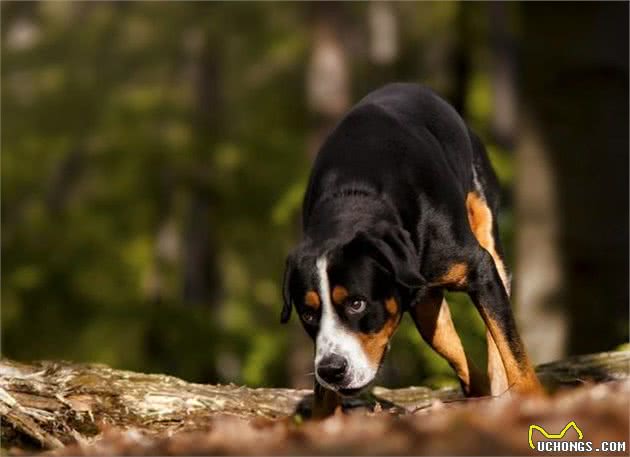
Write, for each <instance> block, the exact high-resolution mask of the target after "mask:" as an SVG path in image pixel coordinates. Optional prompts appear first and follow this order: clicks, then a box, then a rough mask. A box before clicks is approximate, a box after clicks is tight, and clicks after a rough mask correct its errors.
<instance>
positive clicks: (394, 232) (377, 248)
mask: <svg viewBox="0 0 630 457" xmlns="http://www.w3.org/2000/svg"><path fill="white" fill-rule="evenodd" d="M346 249H348V250H349V251H350V253H351V255H356V254H363V255H369V256H370V257H372V258H373V259H374V260H375V261H376V262H377V263H378V264H379V265H380V266H381V267H383V268H384V269H385V270H386V271H388V272H389V273H390V274H392V275H393V277H394V279H395V280H396V282H397V283H399V284H400V285H402V286H404V287H406V288H408V289H419V288H421V287H423V286H425V285H426V284H427V281H426V279H425V278H424V277H423V276H422V274H421V273H420V260H419V257H418V253H417V250H416V248H415V246H414V245H413V242H412V241H411V237H410V236H409V232H407V231H406V230H405V229H403V228H401V227H398V226H396V225H393V224H390V223H386V222H382V223H379V224H377V225H376V226H375V227H373V228H370V229H369V230H359V231H357V233H356V234H355V236H354V238H353V239H352V240H351V241H350V242H349V243H348V244H347V246H346Z"/></svg>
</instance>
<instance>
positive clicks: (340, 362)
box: [317, 354, 348, 384]
mask: <svg viewBox="0 0 630 457" xmlns="http://www.w3.org/2000/svg"><path fill="white" fill-rule="evenodd" d="M347 370H348V362H347V361H346V359H345V358H344V357H341V356H339V355H336V354H332V355H328V356H326V357H324V358H323V359H322V360H320V362H319V364H318V365H317V375H318V376H319V377H320V378H321V379H323V380H324V381H326V382H329V383H331V384H335V383H338V382H340V381H342V380H343V378H344V377H345V375H346V371H347Z"/></svg>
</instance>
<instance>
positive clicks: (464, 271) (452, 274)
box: [436, 263, 468, 287]
mask: <svg viewBox="0 0 630 457" xmlns="http://www.w3.org/2000/svg"><path fill="white" fill-rule="evenodd" d="M467 279H468V265H466V264H465V263H454V264H453V265H451V266H450V268H449V269H448V271H447V272H446V273H444V274H443V275H442V276H440V278H439V280H438V284H436V285H451V286H455V287H462V286H463V285H464V284H466V280H467Z"/></svg>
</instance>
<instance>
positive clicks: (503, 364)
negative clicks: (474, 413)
mask: <svg viewBox="0 0 630 457" xmlns="http://www.w3.org/2000/svg"><path fill="white" fill-rule="evenodd" d="M498 208H499V184H498V181H497V178H496V175H495V174H494V171H493V169H492V167H491V164H490V161H489V159H488V156H487V154H486V151H485V148H484V146H483V144H482V142H481V141H480V140H479V138H478V137H477V136H476V135H475V134H474V133H473V132H472V131H471V130H470V129H469V128H468V127H467V126H466V124H465V123H464V121H463V120H462V118H461V117H460V116H459V115H458V114H457V112H456V111H455V109H454V108H452V107H451V106H450V105H449V104H448V103H447V102H446V101H444V100H443V99H442V98H440V97H439V96H438V95H437V94H435V93H434V92H433V91H431V90H430V89H428V88H426V87H424V86H421V85H418V84H412V83H394V84H388V85H386V86H384V87H382V88H380V89H378V90H376V91H374V92H372V93H370V94H368V95H367V96H366V97H365V98H363V99H362V100H361V101H360V102H359V103H358V104H357V105H355V106H354V107H353V108H352V109H351V110H350V111H349V112H348V113H347V114H346V115H345V117H343V119H342V120H341V121H340V122H339V123H338V124H337V126H336V127H335V128H334V129H333V131H332V132H331V133H330V134H329V136H328V137H327V139H326V140H325V142H324V144H323V145H322V147H321V149H320V150H319V152H318V155H317V157H316V159H315V162H314V164H313V168H312V171H311V175H310V179H309V182H308V185H307V189H306V193H305V195H304V201H303V214H302V225H303V240H302V241H301V242H300V243H299V244H298V245H297V247H296V248H295V249H294V250H293V251H292V252H291V253H290V254H289V256H288V258H287V261H286V269H285V273H284V281H283V298H284V307H283V309H282V313H281V322H282V323H286V322H287V321H288V320H289V318H290V316H291V311H292V309H293V307H295V308H296V311H297V314H298V315H299V318H300V321H301V323H302V325H303V327H304V329H305V330H306V332H307V333H308V335H309V336H310V337H311V338H312V339H313V341H314V343H315V361H314V364H315V389H314V394H315V396H314V398H315V400H314V406H313V415H314V416H325V415H327V414H330V413H332V412H333V411H334V410H335V408H336V407H337V406H338V405H340V402H341V399H342V396H347V395H353V394H356V393H358V392H360V391H362V390H363V389H365V388H366V387H367V386H368V385H369V384H370V383H371V382H372V381H373V380H374V378H375V376H376V374H377V372H378V370H379V368H380V366H381V364H382V362H383V358H384V356H385V353H386V351H387V348H388V347H389V341H390V339H391V337H392V335H393V334H394V332H395V331H396V329H397V327H398V325H399V323H400V321H401V318H402V316H403V314H404V313H409V315H410V316H411V318H412V319H413V320H414V322H415V325H416V327H417V329H418V331H419V332H420V334H421V335H422V337H423V338H424V339H425V340H426V341H427V342H428V343H429V345H430V346H431V347H432V348H433V349H434V350H435V351H436V352H437V353H439V354H440V355H441V356H442V357H444V358H445V359H446V360H447V361H448V362H449V364H450V365H451V366H452V367H453V369H454V370H455V373H456V374H457V376H458V378H459V381H460V383H461V386H462V389H463V391H464V393H465V394H466V395H467V396H478V395H487V394H492V395H498V394H501V393H502V392H504V391H506V390H508V389H509V390H510V391H511V392H518V393H524V394H530V393H541V392H542V388H541V385H540V383H539V381H538V378H537V377H536V374H535V372H534V370H533V368H532V365H531V363H530V361H529V360H528V357H527V354H526V352H525V348H524V346H523V343H522V341H521V338H520V337H519V334H518V331H517V328H516V325H515V322H514V317H513V314H512V311H511V306H510V301H509V294H510V277H509V274H508V271H507V268H506V266H505V263H504V261H503V253H502V248H501V243H500V240H499V235H498V226H497V214H498ZM447 290H448V291H464V292H466V293H468V295H469V296H470V298H471V299H472V302H473V303H474V304H475V306H476V308H477V310H478V312H479V313H480V315H481V317H482V318H483V321H484V323H485V325H486V328H487V332H486V335H487V342H488V370H487V374H486V373H483V372H481V371H480V370H479V369H477V368H476V367H475V366H474V364H473V363H472V362H471V361H470V359H469V358H468V357H467V356H466V353H465V352H464V349H463V347H462V343H461V340H460V338H459V336H458V335H457V332H456V330H455V327H454V326H453V322H452V320H451V316H450V312H449V307H448V304H447V302H446V301H445V300H444V292H445V291H447Z"/></svg>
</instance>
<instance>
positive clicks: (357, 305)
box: [347, 298, 367, 314]
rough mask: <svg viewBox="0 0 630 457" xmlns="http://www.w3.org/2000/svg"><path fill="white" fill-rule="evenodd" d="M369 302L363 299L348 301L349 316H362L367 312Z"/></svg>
mask: <svg viewBox="0 0 630 457" xmlns="http://www.w3.org/2000/svg"><path fill="white" fill-rule="evenodd" d="M366 307H367V302H366V301H365V300H363V299H362V298H352V299H350V300H348V304H347V310H348V313H349V314H360V313H362V312H363V311H365V308H366Z"/></svg>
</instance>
